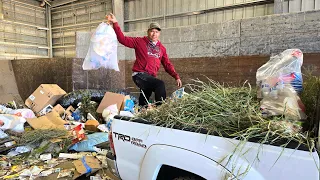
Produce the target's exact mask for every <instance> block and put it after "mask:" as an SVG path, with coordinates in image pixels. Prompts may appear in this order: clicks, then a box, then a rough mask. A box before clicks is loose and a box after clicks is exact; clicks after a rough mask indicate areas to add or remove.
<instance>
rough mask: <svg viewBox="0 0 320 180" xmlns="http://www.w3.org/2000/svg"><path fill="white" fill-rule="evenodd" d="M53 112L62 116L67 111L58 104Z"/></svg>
mask: <svg viewBox="0 0 320 180" xmlns="http://www.w3.org/2000/svg"><path fill="white" fill-rule="evenodd" d="M52 111H55V112H57V113H58V114H59V115H60V116H61V115H63V114H64V112H65V111H66V110H65V109H64V108H63V107H62V106H61V105H60V104H57V105H56V106H55V107H53V109H52Z"/></svg>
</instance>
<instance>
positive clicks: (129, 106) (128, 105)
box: [124, 99, 134, 113]
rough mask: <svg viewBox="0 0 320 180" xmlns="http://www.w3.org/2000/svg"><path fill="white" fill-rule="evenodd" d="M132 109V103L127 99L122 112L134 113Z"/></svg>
mask: <svg viewBox="0 0 320 180" xmlns="http://www.w3.org/2000/svg"><path fill="white" fill-rule="evenodd" d="M133 108H134V102H133V101H132V100H131V99H127V100H126V102H125V104H124V110H125V111H130V112H132V113H133V112H134V110H133Z"/></svg>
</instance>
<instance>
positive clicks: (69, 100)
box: [56, 89, 130, 108]
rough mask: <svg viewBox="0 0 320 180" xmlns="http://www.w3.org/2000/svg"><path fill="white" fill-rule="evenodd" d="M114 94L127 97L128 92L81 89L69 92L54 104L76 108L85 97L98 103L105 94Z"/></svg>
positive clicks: (122, 90)
mask: <svg viewBox="0 0 320 180" xmlns="http://www.w3.org/2000/svg"><path fill="white" fill-rule="evenodd" d="M107 91H108V92H114V93H119V94H123V95H129V94H130V93H129V91H127V90H126V89H121V90H98V89H81V90H76V91H73V92H70V93H68V94H66V95H64V96H63V97H61V98H60V99H59V100H58V101H57V102H56V104H60V105H61V106H62V107H64V108H68V107H69V106H73V107H77V105H78V103H79V102H81V101H82V99H83V98H84V97H86V96H90V97H91V98H90V100H91V101H95V102H97V103H100V102H101V100H102V98H103V97H104V94H105V93H106V92H107Z"/></svg>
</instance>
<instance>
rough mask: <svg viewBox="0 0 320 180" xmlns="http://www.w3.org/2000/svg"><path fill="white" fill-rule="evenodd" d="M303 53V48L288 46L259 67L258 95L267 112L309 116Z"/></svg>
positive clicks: (291, 117) (301, 116)
mask: <svg viewBox="0 0 320 180" xmlns="http://www.w3.org/2000/svg"><path fill="white" fill-rule="evenodd" d="M302 64H303V54H302V52H301V50H299V49H288V50H285V51H283V52H282V53H280V54H278V55H276V56H273V57H271V58H270V60H269V61H268V62H267V63H266V64H264V65H263V66H261V67H260V68H259V69H258V70H257V74H256V78H257V86H258V98H262V101H261V110H262V113H263V114H264V115H266V116H273V115H282V114H283V115H285V117H286V118H287V119H291V120H301V119H305V118H306V115H305V112H304V111H305V109H304V105H303V103H302V102H301V100H300V98H299V93H301V92H302V90H303V88H302V73H301V66H302Z"/></svg>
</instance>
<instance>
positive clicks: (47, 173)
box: [39, 169, 55, 177]
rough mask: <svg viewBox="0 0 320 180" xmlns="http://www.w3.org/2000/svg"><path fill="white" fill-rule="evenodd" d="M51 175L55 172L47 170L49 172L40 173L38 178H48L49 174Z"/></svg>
mask: <svg viewBox="0 0 320 180" xmlns="http://www.w3.org/2000/svg"><path fill="white" fill-rule="evenodd" d="M53 173H55V170H54V169H49V170H45V171H42V172H41V173H40V174H39V176H42V177H45V176H49V175H50V174H53Z"/></svg>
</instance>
